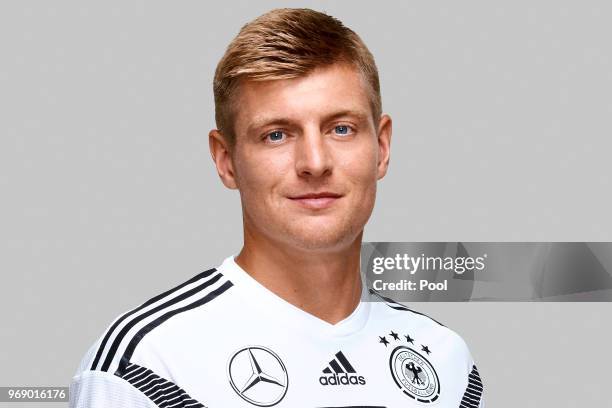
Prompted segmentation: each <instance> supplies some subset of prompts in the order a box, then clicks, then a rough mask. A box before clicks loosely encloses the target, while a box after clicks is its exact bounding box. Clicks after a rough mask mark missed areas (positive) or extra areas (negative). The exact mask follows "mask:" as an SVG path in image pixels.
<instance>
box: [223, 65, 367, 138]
mask: <svg viewBox="0 0 612 408" xmlns="http://www.w3.org/2000/svg"><path fill="white" fill-rule="evenodd" d="M370 95H371V92H370V90H369V86H368V84H367V82H366V80H365V78H364V77H363V75H362V74H361V72H360V71H359V70H358V69H356V68H354V67H352V66H350V65H347V64H333V65H330V66H327V67H322V68H316V69H315V70H313V71H312V72H310V73H309V74H308V75H305V76H301V77H298V78H292V79H278V80H268V81H244V82H242V83H241V84H240V85H239V87H238V89H237V90H236V96H235V100H234V129H235V131H236V134H237V135H239V134H241V133H244V132H246V131H248V130H249V129H252V128H253V127H256V126H257V125H258V124H260V123H265V122H270V121H274V120H275V119H282V120H283V121H292V122H295V123H296V124H304V123H306V122H309V121H318V120H323V119H324V118H326V117H329V116H333V115H334V114H337V113H339V112H353V113H355V114H359V115H362V116H366V117H371V116H372V111H371V105H370Z"/></svg>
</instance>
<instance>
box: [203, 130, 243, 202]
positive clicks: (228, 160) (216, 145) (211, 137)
mask: <svg viewBox="0 0 612 408" xmlns="http://www.w3.org/2000/svg"><path fill="white" fill-rule="evenodd" d="M208 146H209V147H210V155H211V156H212V160H213V162H214V163H215V167H217V173H218V174H219V177H221V181H222V182H223V184H224V185H225V187H227V188H229V189H232V190H235V189H237V188H238V185H237V184H236V178H235V173H234V164H233V163H232V157H231V151H230V148H229V143H228V141H227V140H226V138H225V137H224V136H223V134H222V133H221V132H220V131H219V130H218V129H213V130H211V131H210V132H209V133H208Z"/></svg>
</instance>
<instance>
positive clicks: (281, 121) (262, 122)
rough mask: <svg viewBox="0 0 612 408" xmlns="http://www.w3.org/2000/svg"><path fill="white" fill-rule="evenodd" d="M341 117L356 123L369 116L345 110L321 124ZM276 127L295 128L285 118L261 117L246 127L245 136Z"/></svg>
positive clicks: (334, 114)
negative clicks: (350, 118) (262, 129)
mask: <svg viewBox="0 0 612 408" xmlns="http://www.w3.org/2000/svg"><path fill="white" fill-rule="evenodd" d="M342 117H353V118H355V119H356V120H357V121H358V122H367V120H368V117H369V115H368V114H367V113H365V112H363V111H359V110H353V109H346V110H341V111H338V112H334V113H331V114H329V115H327V116H325V117H324V118H323V122H331V121H333V120H336V119H339V118H342ZM270 125H277V126H287V127H289V126H295V121H294V120H292V119H290V118H287V117H261V118H258V119H255V121H253V122H252V123H251V124H250V125H249V126H248V127H247V134H251V133H252V132H254V131H256V130H258V129H261V128H263V127H266V126H270Z"/></svg>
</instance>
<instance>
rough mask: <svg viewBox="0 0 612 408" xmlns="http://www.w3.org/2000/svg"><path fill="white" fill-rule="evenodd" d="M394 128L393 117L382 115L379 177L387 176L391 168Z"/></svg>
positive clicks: (379, 139)
mask: <svg viewBox="0 0 612 408" xmlns="http://www.w3.org/2000/svg"><path fill="white" fill-rule="evenodd" d="M392 130H393V126H392V122H391V117H390V116H389V115H382V116H381V117H380V121H379V122H378V179H379V180H380V179H381V178H383V177H385V174H387V169H388V168H389V159H390V156H391V133H392Z"/></svg>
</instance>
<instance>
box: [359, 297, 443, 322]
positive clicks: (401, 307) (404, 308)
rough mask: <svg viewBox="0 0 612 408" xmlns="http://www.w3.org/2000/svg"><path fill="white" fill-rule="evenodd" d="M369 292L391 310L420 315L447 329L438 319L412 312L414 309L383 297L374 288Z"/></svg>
mask: <svg viewBox="0 0 612 408" xmlns="http://www.w3.org/2000/svg"><path fill="white" fill-rule="evenodd" d="M369 291H370V293H371V294H372V295H374V296H376V297H377V298H379V299H380V300H382V301H383V302H384V303H385V304H386V305H387V306H389V307H390V308H391V309H395V310H402V311H405V312H412V313H414V314H418V315H420V316H424V317H426V318H428V319H431V320H433V321H434V322H436V323H438V324H439V325H440V326H443V327H446V326H444V325H443V324H442V323H440V322H439V321H437V320H436V319H434V318H432V317H430V316H427V315H426V314H424V313H421V312H417V311H416V310H412V309H410V308H409V307H407V306H404V305H402V304H401V303H398V302H396V301H395V300H393V299H391V298H389V297H386V296H383V295H381V294H380V293H378V292H377V291H375V290H374V289H372V288H370V289H369Z"/></svg>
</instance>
